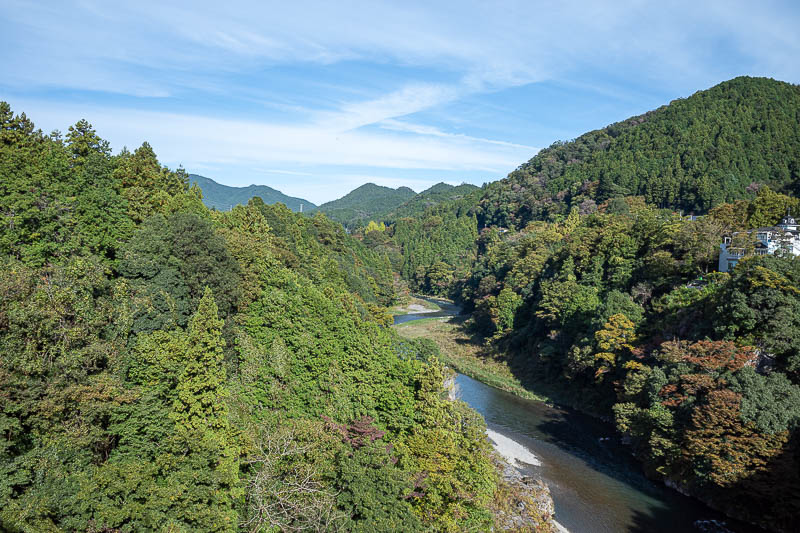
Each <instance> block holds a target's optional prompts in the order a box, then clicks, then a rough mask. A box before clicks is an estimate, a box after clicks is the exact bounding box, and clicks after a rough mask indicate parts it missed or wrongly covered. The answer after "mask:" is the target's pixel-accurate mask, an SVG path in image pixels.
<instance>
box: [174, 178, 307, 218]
mask: <svg viewBox="0 0 800 533" xmlns="http://www.w3.org/2000/svg"><path fill="white" fill-rule="evenodd" d="M189 181H190V182H192V183H197V185H198V186H199V187H200V189H201V190H202V191H203V203H204V204H205V205H206V207H208V208H210V209H216V210H217V211H229V210H230V209H231V207H232V206H235V205H246V204H247V202H248V201H249V200H250V198H261V199H262V200H264V203H265V204H268V205H272V204H277V203H278V202H280V203H282V204H283V205H285V206H286V207H288V208H289V209H291V210H292V211H300V206H301V205H302V206H303V211H307V210H311V209H313V208H315V207H316V206H315V205H314V204H312V203H311V202H309V201H308V200H304V199H302V198H294V197H293V196H287V195H285V194H283V193H282V192H281V191H276V190H275V189H273V188H272V187H267V186H266V185H248V186H247V187H228V186H227V185H222V184H221V183H217V182H216V181H214V180H212V179H210V178H206V177H205V176H200V175H197V174H189Z"/></svg>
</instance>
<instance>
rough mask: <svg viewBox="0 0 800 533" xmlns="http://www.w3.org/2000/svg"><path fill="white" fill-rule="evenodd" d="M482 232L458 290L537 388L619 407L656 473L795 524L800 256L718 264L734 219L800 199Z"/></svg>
mask: <svg viewBox="0 0 800 533" xmlns="http://www.w3.org/2000/svg"><path fill="white" fill-rule="evenodd" d="M623 203H624V205H625V206H627V210H626V211H625V212H619V211H617V212H611V211H610V210H609V209H607V208H606V207H605V206H603V207H601V209H600V211H598V212H596V213H593V214H591V215H580V214H579V212H578V210H577V208H573V210H572V212H571V213H570V215H569V216H568V217H567V218H566V219H564V220H563V221H561V222H557V223H553V222H543V221H541V222H532V223H530V224H529V225H528V226H527V227H526V228H525V229H523V230H520V231H519V232H517V231H510V232H507V233H505V234H501V233H499V232H496V231H495V232H484V233H483V234H482V236H481V240H480V244H479V247H480V250H481V254H480V256H479V259H478V261H477V262H476V264H475V266H474V268H473V270H472V274H471V276H470V278H469V279H468V280H466V282H465V283H464V284H463V285H462V286H461V287H460V289H461V291H462V292H461V297H462V298H463V300H465V301H466V302H467V303H468V305H469V307H470V308H471V309H472V310H473V330H474V331H476V332H479V333H481V334H482V335H485V336H486V337H487V338H490V339H491V342H492V343H493V344H494V346H495V347H496V349H497V353H498V354H499V355H498V357H499V358H500V359H501V360H502V361H505V362H506V363H507V364H508V365H509V367H510V368H511V369H512V371H513V372H514V374H515V375H516V376H517V378H518V379H519V380H520V381H522V383H523V384H524V385H526V386H527V387H530V388H531V389H533V390H537V388H539V387H541V386H542V385H543V384H547V386H548V387H553V386H555V390H557V391H558V392H557V396H558V397H560V398H561V399H562V401H565V402H568V403H571V404H573V405H576V406H579V407H581V408H583V409H586V410H589V411H591V412H594V413H596V414H598V415H602V416H610V415H612V414H613V417H614V419H615V421H616V425H617V429H618V430H619V431H620V433H621V434H622V435H624V436H626V437H627V438H629V439H630V440H631V442H632V444H633V447H634V450H635V452H636V453H637V455H638V456H639V457H640V458H641V459H642V461H643V463H644V465H645V467H646V469H647V471H648V473H649V474H650V475H651V476H653V477H656V478H662V479H668V480H670V481H671V482H673V483H675V484H677V485H679V486H682V487H683V488H684V489H685V490H687V491H689V492H691V493H692V494H695V495H698V496H700V497H701V498H702V499H704V500H706V501H708V502H710V503H712V504H713V505H715V506H717V507H719V508H721V509H723V510H725V511H727V512H729V513H732V514H734V515H737V516H740V517H743V518H745V519H748V520H751V521H754V522H758V523H760V524H762V525H764V526H765V527H768V528H770V529H777V530H783V531H791V530H793V527H794V525H793V524H794V521H795V520H796V517H797V516H798V513H800V500H798V499H797V495H798V494H800V485H798V479H799V478H798V476H797V472H798V471H800V446H798V445H799V444H800V441H798V437H800V434H799V433H798V427H799V426H800V386H798V385H800V372H799V371H800V259H798V258H778V257H770V256H752V257H750V258H746V259H744V260H742V261H741V264H740V265H739V266H738V267H737V268H736V270H735V271H734V272H733V273H732V274H723V273H719V272H713V270H714V267H715V265H716V260H717V253H718V245H719V241H720V235H721V234H722V233H723V232H725V231H726V230H727V229H729V228H731V224H732V223H735V224H741V225H742V226H744V227H752V226H760V225H763V224H764V222H766V223H768V224H770V225H771V224H775V223H777V222H778V220H780V218H781V216H782V214H784V213H785V212H786V209H787V207H791V208H792V209H797V208H798V207H800V201H798V200H797V199H794V198H791V197H788V196H783V195H779V194H777V193H773V192H771V191H769V189H766V188H764V189H762V191H761V194H760V195H759V196H758V197H757V198H756V199H755V200H753V201H752V202H744V203H742V204H739V205H735V206H734V205H731V204H723V205H720V206H718V207H717V208H715V209H714V210H712V212H711V214H710V215H709V216H707V217H704V218H700V219H698V220H694V221H690V220H686V219H682V218H681V217H680V216H678V215H676V214H674V213H673V212H671V211H669V210H661V209H658V208H656V207H652V206H648V205H646V204H645V203H644V201H643V200H642V199H641V198H640V197H639V198H636V197H630V198H626V199H625V200H624V202H623Z"/></svg>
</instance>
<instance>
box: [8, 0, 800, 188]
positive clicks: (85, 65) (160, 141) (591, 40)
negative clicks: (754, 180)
mask: <svg viewBox="0 0 800 533" xmlns="http://www.w3.org/2000/svg"><path fill="white" fill-rule="evenodd" d="M166 4H167V2H149V1H146V0H141V1H137V2H130V3H121V2H120V3H117V2H108V1H92V0H86V1H79V2H70V1H58V2H46V1H42V2H18V1H16V0H4V1H3V2H2V3H0V24H2V26H0V27H2V29H3V31H0V52H2V56H1V57H3V61H2V65H3V67H2V72H3V75H2V76H0V99H2V100H6V101H8V102H10V103H11V105H12V108H13V109H14V110H15V111H17V112H21V111H24V112H26V114H27V115H28V116H29V117H31V118H32V119H33V120H34V122H35V123H36V125H37V126H39V127H41V128H42V129H43V130H45V131H50V130H53V129H59V130H61V131H66V129H67V128H68V127H69V125H70V124H73V123H75V122H76V121H77V120H78V119H80V118H86V119H87V120H89V121H90V122H91V123H92V124H93V125H94V126H95V128H96V129H97V131H98V133H99V134H100V135H101V136H102V137H103V138H105V139H108V140H109V141H110V142H111V145H112V147H113V149H114V150H115V151H117V150H119V149H121V148H122V147H123V146H127V147H128V148H135V147H137V146H139V145H141V143H142V142H143V141H148V142H150V144H152V145H153V147H154V148H155V150H156V153H158V154H159V157H160V160H161V162H162V163H164V164H166V165H168V166H170V167H172V168H175V167H177V166H178V165H183V167H185V168H186V169H187V170H188V171H189V172H194V173H198V174H203V175H205V176H208V177H210V178H213V179H215V180H217V181H219V182H221V183H224V184H227V185H234V186H244V185H249V184H251V183H257V184H265V185H269V186H272V187H274V188H277V189H279V190H281V191H283V192H285V193H287V194H291V195H294V196H301V197H304V198H306V199H308V200H310V201H312V202H315V203H321V202H324V201H327V200H332V199H335V198H337V197H340V196H342V195H344V194H345V193H347V192H348V191H349V190H351V189H353V188H355V187H357V186H358V185H361V184H363V183H365V182H367V181H371V182H374V183H378V184H381V185H388V186H392V187H398V186H401V185H405V186H409V187H411V188H412V189H414V190H417V191H420V190H422V189H425V188H427V187H429V186H430V185H433V184H434V183H437V182H439V181H446V182H449V183H461V182H464V181H466V182H470V183H475V184H481V183H483V182H487V181H493V180H496V179H500V178H502V177H504V176H505V175H506V174H507V173H508V172H510V171H511V170H513V169H514V168H516V167H517V166H518V165H519V164H521V163H523V162H525V161H527V160H528V159H530V158H531V157H532V156H533V155H535V153H536V152H537V150H539V149H540V148H543V147H546V146H548V145H549V144H551V143H552V142H553V141H555V140H559V139H571V138H574V137H576V136H577V135H580V134H581V133H583V132H585V131H587V130H591V129H596V128H599V127H602V126H604V125H606V124H608V123H611V122H615V121H618V120H622V119H625V118H627V117H629V116H631V115H634V114H638V113H642V112H644V111H647V110H649V109H653V108H655V107H658V106H660V105H662V104H665V103H667V102H669V101H670V100H673V99H675V98H678V97H686V96H689V95H691V94H692V93H693V92H695V91H697V90H701V89H705V88H708V87H710V86H712V85H715V84H716V83H719V82H720V81H723V80H726V79H730V78H732V77H735V76H739V75H752V76H769V77H773V78H776V79H780V80H784V81H789V82H792V83H798V82H800V59H798V58H800V32H798V31H797V28H798V27H800V7H798V6H800V3H798V2H796V1H787V2H770V1H760V2H754V1H738V0H727V1H719V2H718V1H700V2H698V1H692V2H677V1H676V2H655V1H642V0H639V1H622V0H621V1H616V2H604V3H601V2H570V1H567V0H563V1H560V2H536V1H522V2H485V1H484V2H468V1H464V0H462V1H458V2H430V1H428V2H409V1H405V2H391V3H385V2H378V1H374V0H373V1H369V2H367V1H363V2H347V1H336V2H330V1H328V2H303V1H292V2H266V1H261V2H237V1H228V2H202V1H196V2H185V3H180V2H170V3H169V5H166Z"/></svg>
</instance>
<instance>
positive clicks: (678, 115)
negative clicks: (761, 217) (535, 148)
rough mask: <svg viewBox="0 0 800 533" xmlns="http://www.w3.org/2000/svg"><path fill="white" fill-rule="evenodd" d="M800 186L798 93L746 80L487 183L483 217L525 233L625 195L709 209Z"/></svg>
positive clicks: (560, 147)
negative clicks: (762, 190)
mask: <svg viewBox="0 0 800 533" xmlns="http://www.w3.org/2000/svg"><path fill="white" fill-rule="evenodd" d="M799 180H800V87H798V86H796V85H792V84H789V83H784V82H779V81H775V80H772V79H766V78H749V77H740V78H735V79H733V80H730V81H726V82H724V83H721V84H719V85H717V86H715V87H712V88H711V89H708V90H705V91H699V92H697V93H695V94H694V95H692V96H690V97H689V98H685V99H678V100H675V101H673V102H671V103H670V104H669V105H666V106H663V107H661V108H659V109H656V110H654V111H650V112H648V113H645V114H643V115H640V116H637V117H632V118H629V119H627V120H624V121H621V122H618V123H615V124H611V125H610V126H607V127H605V128H603V129H600V130H595V131H591V132H588V133H585V134H584V135H581V136H580V137H578V138H577V139H575V140H573V141H570V142H556V143H554V144H553V145H552V146H550V147H549V148H547V149H545V150H542V151H541V152H539V153H538V154H537V155H536V156H535V157H534V158H533V159H531V160H530V161H528V162H527V163H525V164H523V165H521V166H520V167H519V168H518V169H517V170H515V171H514V172H512V173H511V174H510V175H509V176H508V177H507V178H506V179H504V180H501V181H499V182H496V183H494V184H492V185H491V186H489V188H488V190H487V193H486V195H485V197H484V198H483V200H482V202H481V212H482V217H481V218H482V221H483V222H484V223H485V224H487V225H490V224H496V225H501V226H517V227H521V226H523V225H525V223H527V222H528V221H530V220H535V219H546V218H547V217H549V216H551V215H554V214H565V213H566V212H568V211H569V208H570V207H571V206H578V207H580V208H581V210H582V211H583V212H591V211H592V210H593V209H594V207H595V206H596V204H599V203H601V202H603V201H606V200H608V199H610V198H614V197H618V196H626V195H641V196H644V198H645V200H646V201H647V202H648V203H650V204H653V205H656V206H659V207H669V208H673V209H684V210H686V211H695V212H706V211H708V209H710V208H712V207H714V206H715V205H718V204H720V203H723V202H730V201H733V200H737V199H743V198H753V197H754V193H755V191H756V190H757V189H758V187H759V186H761V185H768V186H769V187H771V188H772V189H773V190H777V191H779V192H794V193H797V192H798V186H799V185H800V184H799V183H798V181H799Z"/></svg>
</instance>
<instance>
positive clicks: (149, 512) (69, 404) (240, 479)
mask: <svg viewBox="0 0 800 533" xmlns="http://www.w3.org/2000/svg"><path fill="white" fill-rule="evenodd" d="M0 176H2V179H0V260H1V261H2V263H1V264H0V295H1V296H2V298H0V428H1V429H2V433H0V435H2V437H0V529H2V530H3V531H10V532H47V531H52V532H56V531H85V532H106V533H108V532H116V531H119V532H125V531H137V532H138V531H172V532H177V531H187V532H188V531H280V530H283V531H296V530H304V529H311V530H315V531H370V532H373V531H387V532H389V531H464V530H488V529H490V528H492V527H493V524H494V523H495V522H494V521H495V516H496V513H495V512H494V511H493V510H494V509H500V508H505V507H504V506H506V507H507V506H508V502H509V501H511V500H510V498H512V499H513V495H509V491H508V489H507V488H504V485H503V483H502V480H501V479H500V474H499V473H498V469H497V467H496V465H495V459H494V457H493V455H492V453H491V446H490V444H489V441H488V440H487V439H486V437H485V427H484V425H483V421H482V419H481V418H480V416H479V415H477V414H476V413H475V412H474V411H472V410H470V409H469V408H467V406H466V405H465V404H463V403H462V402H458V401H450V400H449V399H448V398H447V392H446V390H445V388H444V381H445V377H446V375H447V374H446V371H445V369H444V368H443V367H442V365H441V364H439V363H438V362H437V360H436V358H435V354H434V353H433V352H434V351H433V350H432V348H431V346H430V344H428V343H425V342H422V341H420V342H416V341H406V340H403V339H401V338H400V337H398V336H397V335H396V334H395V333H394V331H393V330H392V329H391V328H389V327H387V326H388V324H390V323H391V316H390V315H388V313H387V310H386V308H387V306H388V305H390V304H391V303H393V300H394V298H395V295H394V288H393V272H392V265H391V262H390V260H389V258H388V256H387V255H386V254H380V253H376V252H374V251H373V250H371V249H370V248H369V247H368V246H367V245H366V244H364V243H362V242H360V241H359V240H357V239H354V238H352V237H351V236H349V235H347V234H346V232H345V231H344V229H343V228H342V226H341V225H340V224H338V223H335V222H332V221H330V220H329V219H328V218H326V217H325V216H324V215H322V214H321V213H317V214H315V215H314V216H311V217H308V216H304V215H301V214H295V213H292V212H291V211H290V210H289V209H287V208H286V207H284V206H283V205H281V204H278V205H275V206H270V205H265V204H264V202H263V201H261V200H260V199H252V200H251V201H250V202H249V203H248V204H247V205H244V206H237V207H235V208H234V209H232V210H231V211H226V212H219V211H212V210H209V209H207V208H206V207H205V206H204V205H203V203H202V199H201V193H200V190H199V189H198V188H197V187H196V186H190V185H189V180H188V176H187V174H186V173H185V172H184V171H183V170H181V169H179V170H177V171H173V170H170V169H168V168H166V167H164V166H162V165H161V164H160V163H159V162H158V159H157V157H156V154H155V153H154V151H153V149H152V148H151V147H150V146H149V145H148V144H146V143H145V144H143V145H142V146H141V147H139V148H137V149H136V150H134V151H133V152H131V151H127V150H123V151H122V152H120V153H119V154H116V155H112V153H111V150H110V148H109V145H108V143H107V142H106V141H104V140H103V139H102V138H101V137H100V136H99V135H98V134H97V133H96V132H95V131H94V129H93V128H92V126H91V125H90V124H89V123H88V122H87V121H84V120H81V121H79V122H77V123H76V124H75V125H74V126H71V127H70V128H69V130H68V132H67V133H66V134H65V135H62V134H61V133H59V132H53V133H51V134H46V133H43V132H42V131H41V130H38V129H36V128H35V126H34V124H33V122H32V121H31V120H30V119H28V118H27V117H26V116H25V114H24V113H20V114H15V113H14V112H13V111H12V109H11V108H10V106H9V105H8V104H6V103H2V104H0Z"/></svg>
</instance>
